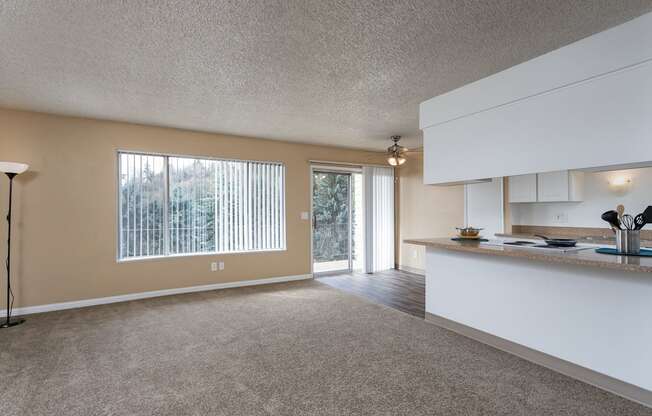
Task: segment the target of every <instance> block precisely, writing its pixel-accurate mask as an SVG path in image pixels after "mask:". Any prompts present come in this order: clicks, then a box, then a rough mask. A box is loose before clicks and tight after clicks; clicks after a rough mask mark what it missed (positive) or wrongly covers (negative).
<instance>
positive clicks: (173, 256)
mask: <svg viewBox="0 0 652 416" xmlns="http://www.w3.org/2000/svg"><path fill="white" fill-rule="evenodd" d="M281 251H287V248H276V249H271V250H244V251H222V252H218V251H211V252H207V253H184V254H169V255H167V256H145V257H127V258H124V259H120V258H118V259H116V262H117V263H132V262H137V261H151V260H166V259H177V258H180V257H181V258H183V257H199V256H229V255H232V254H260V253H275V252H281Z"/></svg>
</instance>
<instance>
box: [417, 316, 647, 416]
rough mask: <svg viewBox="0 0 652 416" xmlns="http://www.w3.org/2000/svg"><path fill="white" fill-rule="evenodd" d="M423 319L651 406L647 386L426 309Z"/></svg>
mask: <svg viewBox="0 0 652 416" xmlns="http://www.w3.org/2000/svg"><path fill="white" fill-rule="evenodd" d="M426 321H427V322H431V323H433V324H435V325H437V326H440V327H442V328H446V329H448V330H450V331H453V332H456V333H458V334H460V335H463V336H465V337H468V338H471V339H474V340H476V341H479V342H482V343H483V344H487V345H490V346H492V347H494V348H497V349H499V350H502V351H505V352H508V353H510V354H513V355H516V356H518V357H520V358H523V359H525V360H527V361H531V362H533V363H535V364H538V365H540V366H543V367H546V368H549V369H551V370H553V371H556V372H558V373H561V374H564V375H566V376H569V377H571V378H574V379H576V380H580V381H583V382H585V383H587V384H591V385H593V386H595V387H597V388H600V389H602V390H606V391H608V392H611V393H614V394H617V395H618V396H621V397H624V398H626V399H628V400H632V401H634V402H637V403H640V404H642V405H643V406H647V407H652V391H650V390H646V389H644V388H641V387H639V386H635V385H633V384H630V383H627V382H625V381H622V380H618V379H616V378H613V377H610V376H608V375H606V374H602V373H598V372H597V371H594V370H591V369H589V368H586V367H582V366H580V365H577V364H574V363H571V362H569V361H566V360H562V359H561V358H557V357H553V356H552V355H549V354H546V353H543V352H541V351H537V350H534V349H532V348H529V347H526V346H524V345H521V344H517V343H515V342H512V341H509V340H506V339H504V338H500V337H497V336H495V335H492V334H489V333H487V332H484V331H480V330H478V329H475V328H471V327H470V326H467V325H464V324H461V323H459V322H455V321H451V320H450V319H448V318H444V317H442V316H439V315H434V314H431V313H429V312H426Z"/></svg>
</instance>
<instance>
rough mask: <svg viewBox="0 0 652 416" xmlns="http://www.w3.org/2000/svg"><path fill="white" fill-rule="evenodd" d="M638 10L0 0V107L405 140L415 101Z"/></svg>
mask: <svg viewBox="0 0 652 416" xmlns="http://www.w3.org/2000/svg"><path fill="white" fill-rule="evenodd" d="M649 11H652V1H649V0H647V1H642V0H616V1H614V0H595V1H588V0H587V1H569V0H547V1H546V0H509V1H508V0H505V1H479V0H478V1H472V0H464V1H463V0H424V1H417V0H409V1H392V0H379V1H370V0H351V1H324V0H286V1H264V0H258V1H243V0H231V1H225V0H218V1H208V0H202V1H197V0H194V1H190V0H188V1H170V0H166V1H163V0H157V1H136V0H133V1H117V0H97V1H81V0H79V1H73V0H53V1H45V0H42V1H37V0H33V1H28V0H12V1H8V0H4V1H0V106H2V107H10V108H19V109H29V110H36V111H43V112H51V113H57V114H68V115H79V116H87V117H95V118H103V119H111V120H122V121H131V122H137V123H145V124H155V125H164V126H174V127H180V128H187V129H193V130H203V131H213V132H222V133H231V134H239V135H247V136H256V137H265V138H272V139H282V140H292V141H301V142H310V143H323V144H332V145H340V146H348V147H360V148H369V149H378V150H381V149H384V148H385V147H387V146H388V145H389V144H390V143H389V136H390V135H392V134H402V135H404V136H407V140H406V143H405V144H407V145H409V146H415V145H418V144H419V143H420V132H419V129H418V105H419V103H420V102H421V101H424V100H426V99H428V98H431V97H433V96H435V95H439V94H441V93H444V92H446V91H449V90H451V89H454V88H456V87H459V86H461V85H464V84H466V83H469V82H471V81H474V80H477V79H479V78H482V77H485V76H487V75H490V74H492V73H495V72H497V71H500V70H502V69H505V68H508V67H510V66H512V65H515V64H518V63H520V62H523V61H526V60H528V59H531V58H533V57H535V56H538V55H541V54H543V53H545V52H548V51H550V50H553V49H556V48H558V47H560V46H563V45H566V44H568V43H571V42H573V41H575V40H578V39H581V38H583V37H586V36H589V35H591V34H593V33H596V32H599V31H602V30H604V29H607V28H609V27H612V26H615V25H618V24H620V23H623V22H625V21H627V20H630V19H632V18H634V17H636V16H639V15H641V14H643V13H645V12H649ZM505 87H506V88H509V86H508V85H506V86H505Z"/></svg>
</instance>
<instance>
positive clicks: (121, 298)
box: [0, 274, 312, 317]
mask: <svg viewBox="0 0 652 416" xmlns="http://www.w3.org/2000/svg"><path fill="white" fill-rule="evenodd" d="M306 279H312V275H311V274H300V275H295V276H281V277H269V278H266V279H255V280H242V281H239V282H228V283H214V284H210V285H202V286H190V287H181V288H177V289H163V290H152V291H149V292H140V293H129V294H126V295H118V296H109V297H105V298H95V299H84V300H76V301H72V302H60V303H50V304H48V305H37V306H26V307H23V308H14V310H13V312H12V316H20V315H30V314H33V313H42V312H52V311H60V310H64V309H75V308H84V307H87V306H95V305H105V304H107V303H117V302H127V301H130V300H138V299H147V298H156V297H159V296H169V295H179V294H182V293H193V292H205V291H209V290H219V289H229V288H234V287H244V286H257V285H267V284H270V283H283V282H293V281H296V280H306ZM6 316H7V312H6V310H4V309H3V310H2V311H0V317H6Z"/></svg>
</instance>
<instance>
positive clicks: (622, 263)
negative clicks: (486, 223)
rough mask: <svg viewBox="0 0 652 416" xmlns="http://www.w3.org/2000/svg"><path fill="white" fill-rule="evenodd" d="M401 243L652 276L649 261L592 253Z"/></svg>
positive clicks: (426, 241)
mask: <svg viewBox="0 0 652 416" xmlns="http://www.w3.org/2000/svg"><path fill="white" fill-rule="evenodd" d="M404 243H407V244H415V245H420V246H425V247H428V248H435V249H443V250H451V251H462V252H468V253H478V254H485V255H493V256H503V257H515V258H522V259H529V260H534V261H545V262H552V263H561V264H573V265H578V266H591V267H600V268H604V269H612V270H619V271H627V272H643V273H652V257H636V256H614V255H609V254H599V253H596V252H595V250H594V249H586V250H581V251H574V252H566V253H560V252H552V251H550V252H549V251H546V250H532V249H528V248H523V247H505V246H492V245H485V244H482V243H479V242H475V241H464V242H458V241H452V240H451V239H450V238H430V239H408V240H404Z"/></svg>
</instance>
